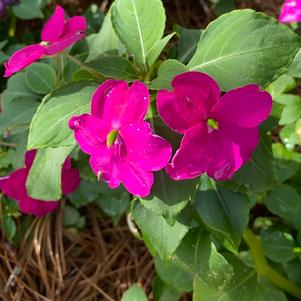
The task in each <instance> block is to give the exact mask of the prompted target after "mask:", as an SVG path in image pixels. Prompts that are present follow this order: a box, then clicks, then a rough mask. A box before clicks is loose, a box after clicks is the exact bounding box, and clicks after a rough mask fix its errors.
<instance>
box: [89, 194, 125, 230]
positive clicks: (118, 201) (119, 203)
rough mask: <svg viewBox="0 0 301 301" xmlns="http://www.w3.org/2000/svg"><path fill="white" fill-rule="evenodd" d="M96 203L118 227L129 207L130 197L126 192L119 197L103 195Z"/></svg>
mask: <svg viewBox="0 0 301 301" xmlns="http://www.w3.org/2000/svg"><path fill="white" fill-rule="evenodd" d="M95 203H96V204H97V205H98V206H99V207H100V208H101V209H102V210H103V212H104V213H105V214H106V215H108V216H109V217H110V218H111V219H112V221H113V223H114V225H116V224H117V223H118V221H119V219H120V217H121V216H122V215H123V214H124V213H125V212H126V210H127V208H128V206H129V203H130V196H129V194H128V193H127V192H126V191H124V192H122V193H121V194H120V196H118V197H117V196H116V197H114V196H106V195H102V196H101V197H99V198H98V199H97V200H96V201H95Z"/></svg>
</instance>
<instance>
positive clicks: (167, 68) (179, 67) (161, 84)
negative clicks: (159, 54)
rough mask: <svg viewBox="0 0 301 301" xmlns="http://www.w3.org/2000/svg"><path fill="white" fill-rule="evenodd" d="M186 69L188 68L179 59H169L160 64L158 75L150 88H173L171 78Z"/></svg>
mask: <svg viewBox="0 0 301 301" xmlns="http://www.w3.org/2000/svg"><path fill="white" fill-rule="evenodd" d="M186 71H188V68H187V67H186V66H185V65H184V64H182V63H180V62H179V61H177V60H167V61H165V62H164V63H163V64H162V65H161V66H160V68H159V70H158V77H157V78H155V79H154V80H153V81H152V82H151V84H150V89H155V90H159V89H171V80H172V79H173V78H174V77H175V76H176V75H178V74H181V73H183V72H186Z"/></svg>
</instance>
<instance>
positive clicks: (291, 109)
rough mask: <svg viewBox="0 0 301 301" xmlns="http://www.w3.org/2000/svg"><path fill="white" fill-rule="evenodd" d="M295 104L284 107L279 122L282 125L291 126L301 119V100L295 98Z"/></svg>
mask: <svg viewBox="0 0 301 301" xmlns="http://www.w3.org/2000/svg"><path fill="white" fill-rule="evenodd" d="M295 100H296V101H295V102H294V103H291V104H289V105H287V106H285V107H284V110H283V112H282V115H281V119H280V121H279V124H280V125H286V124H291V123H293V122H295V121H297V120H298V119H299V118H300V117H301V98H300V97H298V99H297V98H295Z"/></svg>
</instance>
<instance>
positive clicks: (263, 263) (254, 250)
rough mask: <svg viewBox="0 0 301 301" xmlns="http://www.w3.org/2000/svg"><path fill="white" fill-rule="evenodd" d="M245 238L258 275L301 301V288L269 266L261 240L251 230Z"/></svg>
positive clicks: (247, 231) (248, 230) (246, 233)
mask: <svg viewBox="0 0 301 301" xmlns="http://www.w3.org/2000/svg"><path fill="white" fill-rule="evenodd" d="M243 238H244V240H245V242H246V243H247V245H248V246H249V248H250V251H251V254H252V256H253V259H254V261H255V264H256V270H257V272H258V274H259V275H262V276H264V277H265V278H267V279H268V280H270V281H271V282H272V283H274V284H275V285H277V286H279V287H280V288H282V289H283V290H284V291H286V292H287V293H289V294H291V295H292V296H295V297H296V298H298V299H299V300H301V288H300V287H298V286H297V285H296V284H294V283H293V282H291V281H289V280H288V279H287V278H285V277H284V276H283V275H281V274H280V273H278V272H277V271H275V270H274V269H273V268H272V267H270V265H269V264H268V262H267V260H266V258H265V256H264V253H263V249H262V246H261V242H260V238H258V237H257V236H256V235H254V233H253V232H252V231H251V229H249V228H247V229H246V230H245V232H244V235H243Z"/></svg>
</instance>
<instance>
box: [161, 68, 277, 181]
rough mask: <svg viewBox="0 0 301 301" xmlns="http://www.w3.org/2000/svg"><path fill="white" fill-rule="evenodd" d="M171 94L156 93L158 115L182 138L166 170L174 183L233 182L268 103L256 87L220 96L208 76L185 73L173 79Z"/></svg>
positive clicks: (267, 97) (251, 148)
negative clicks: (195, 180) (200, 179)
mask: <svg viewBox="0 0 301 301" xmlns="http://www.w3.org/2000/svg"><path fill="white" fill-rule="evenodd" d="M172 86H173V91H167V90H160V91H159V93H158V96H157V106H158V111H159V114H160V116H161V117H162V119H163V120H164V122H165V123H166V124H167V125H168V126H169V127H170V128H172V129H173V130H174V131H176V132H178V133H181V134H184V136H183V138H182V141H181V145H180V148H179V149H178V150H177V151H176V153H175V155H174V157H173V159H172V162H171V163H170V164H168V165H167V167H166V170H167V173H168V174H169V175H170V177H171V178H172V179H175V180H183V179H191V178H195V177H198V176H199V175H201V174H202V173H205V172H207V174H208V175H209V176H210V177H211V178H214V179H216V180H226V179H229V178H231V177H232V175H233V173H234V172H235V171H237V170H238V169H239V168H240V167H241V166H242V165H243V164H244V163H245V162H246V161H247V160H249V159H250V157H251V154H252V152H253V151H254V149H255V148H256V146H257V144H258V126H259V124H260V123H261V122H263V121H264V120H265V119H266V118H267V117H268V115H269V113H270V111H271V108H272V98H271V96H270V95H269V94H268V93H267V92H262V91H260V90H259V87H258V86H257V85H249V86H245V87H242V88H238V89H235V90H232V91H229V92H228V93H226V94H225V95H223V96H221V91H220V89H219V87H218V85H217V83H216V82H215V80H214V79H212V78H211V77H210V76H208V75H207V74H204V73H201V72H186V73H183V74H181V75H178V76H176V77H175V78H174V79H173V80H172Z"/></svg>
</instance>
